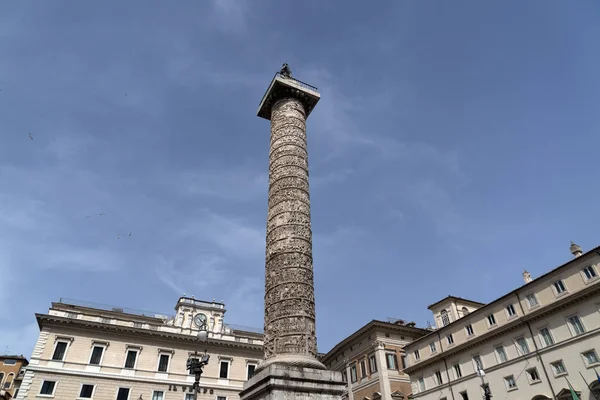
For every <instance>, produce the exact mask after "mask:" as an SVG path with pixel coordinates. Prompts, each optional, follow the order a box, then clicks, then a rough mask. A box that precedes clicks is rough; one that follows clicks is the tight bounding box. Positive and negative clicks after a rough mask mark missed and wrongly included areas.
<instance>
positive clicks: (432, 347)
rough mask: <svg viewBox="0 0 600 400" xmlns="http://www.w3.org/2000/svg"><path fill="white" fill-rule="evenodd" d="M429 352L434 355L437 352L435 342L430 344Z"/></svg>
mask: <svg viewBox="0 0 600 400" xmlns="http://www.w3.org/2000/svg"><path fill="white" fill-rule="evenodd" d="M429 350H430V351H431V353H432V354H433V353H435V352H436V348H435V342H431V343H429Z"/></svg>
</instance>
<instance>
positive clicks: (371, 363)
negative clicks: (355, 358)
mask: <svg viewBox="0 0 600 400" xmlns="http://www.w3.org/2000/svg"><path fill="white" fill-rule="evenodd" d="M369 369H370V370H371V374H374V373H375V372H377V359H375V356H374V355H372V356H369Z"/></svg>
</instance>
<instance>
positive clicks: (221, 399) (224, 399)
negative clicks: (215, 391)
mask: <svg viewBox="0 0 600 400" xmlns="http://www.w3.org/2000/svg"><path fill="white" fill-rule="evenodd" d="M217 400H227V397H225V396H217Z"/></svg>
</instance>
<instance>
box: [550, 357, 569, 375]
mask: <svg viewBox="0 0 600 400" xmlns="http://www.w3.org/2000/svg"><path fill="white" fill-rule="evenodd" d="M550 365H551V366H552V372H554V375H562V374H566V373H567V369H566V368H565V364H563V362H562V360H558V361H554V362H553V363H550Z"/></svg>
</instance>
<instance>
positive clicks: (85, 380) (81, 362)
mask: <svg viewBox="0 0 600 400" xmlns="http://www.w3.org/2000/svg"><path fill="white" fill-rule="evenodd" d="M175 311H176V312H175V315H174V316H170V317H169V316H165V315H161V314H155V313H149V312H143V311H138V310H131V309H124V308H119V307H112V306H103V305H95V304H89V303H84V302H80V301H74V300H64V299H61V301H59V302H55V303H52V306H51V307H50V310H49V311H48V313H46V314H36V318H37V322H38V325H39V328H40V335H39V338H38V340H37V343H36V345H35V348H34V350H33V354H32V355H31V359H30V363H29V366H28V367H27V369H26V372H25V374H24V376H23V380H22V384H21V388H20V390H19V392H18V395H17V397H16V398H17V399H36V398H56V399H81V400H82V399H94V400H144V399H145V400H190V399H193V394H192V392H191V387H192V383H193V382H194V375H190V373H189V372H188V371H187V369H186V361H187V359H188V357H189V355H190V354H192V353H193V352H194V351H196V350H198V351H199V352H204V350H205V349H206V350H207V352H208V354H209V355H210V362H209V364H208V365H207V366H206V367H205V368H204V374H203V375H202V378H201V380H200V394H199V396H198V398H199V399H204V400H236V399H238V393H239V391H240V390H241V389H242V387H243V384H244V382H245V381H246V380H248V378H249V377H251V376H252V375H253V374H254V368H255V367H256V365H257V364H258V362H259V361H260V360H261V359H262V357H263V334H262V332H261V331H260V330H256V329H250V328H243V327H236V326H234V325H229V324H226V323H225V322H224V316H225V305H224V304H223V303H218V302H215V301H212V302H207V301H200V300H196V299H194V298H192V297H181V298H179V300H178V302H177V305H176V307H175ZM203 324H206V327H207V330H208V340H207V341H206V342H204V343H201V342H200V341H199V340H198V338H197V335H198V332H199V329H198V328H199V327H200V326H202V325H203Z"/></svg>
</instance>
